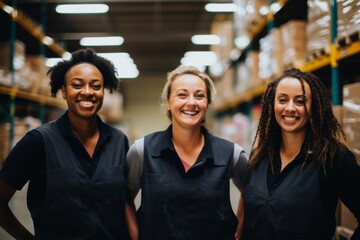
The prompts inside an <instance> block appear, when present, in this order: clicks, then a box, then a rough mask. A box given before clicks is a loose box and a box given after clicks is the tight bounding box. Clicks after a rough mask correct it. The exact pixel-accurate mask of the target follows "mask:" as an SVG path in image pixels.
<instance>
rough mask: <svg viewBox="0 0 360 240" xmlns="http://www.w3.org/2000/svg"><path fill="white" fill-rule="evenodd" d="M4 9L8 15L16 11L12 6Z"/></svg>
mask: <svg viewBox="0 0 360 240" xmlns="http://www.w3.org/2000/svg"><path fill="white" fill-rule="evenodd" d="M2 9H3V10H4V11H5V12H7V13H8V14H11V13H13V11H14V8H12V7H10V6H7V5H4V6H3V7H2Z"/></svg>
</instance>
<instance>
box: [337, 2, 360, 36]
mask: <svg viewBox="0 0 360 240" xmlns="http://www.w3.org/2000/svg"><path fill="white" fill-rule="evenodd" d="M337 13H338V21H337V26H338V28H337V30H338V33H337V35H338V38H339V39H342V38H347V40H346V42H347V43H349V41H351V37H350V36H351V35H355V37H356V40H358V39H359V32H360V2H359V1H353V0H341V1H340V0H338V1H337Z"/></svg>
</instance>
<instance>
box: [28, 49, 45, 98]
mask: <svg viewBox="0 0 360 240" xmlns="http://www.w3.org/2000/svg"><path fill="white" fill-rule="evenodd" d="M25 62H26V64H27V65H28V66H29V68H30V69H31V74H29V78H30V79H31V80H32V81H33V86H32V92H33V93H36V94H39V95H42V96H50V87H49V83H50V79H49V76H47V75H46V73H47V71H48V68H47V67H46V66H45V58H44V57H43V56H40V55H27V56H26V58H25Z"/></svg>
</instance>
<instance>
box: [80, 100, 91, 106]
mask: <svg viewBox="0 0 360 240" xmlns="http://www.w3.org/2000/svg"><path fill="white" fill-rule="evenodd" d="M80 105H81V106H84V107H89V106H92V105H94V104H93V102H91V101H80Z"/></svg>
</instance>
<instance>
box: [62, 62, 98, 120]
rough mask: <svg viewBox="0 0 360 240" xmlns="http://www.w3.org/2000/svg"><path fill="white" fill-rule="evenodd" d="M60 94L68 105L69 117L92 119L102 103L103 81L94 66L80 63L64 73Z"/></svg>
mask: <svg viewBox="0 0 360 240" xmlns="http://www.w3.org/2000/svg"><path fill="white" fill-rule="evenodd" d="M61 92H62V96H63V98H64V99H66V102H67V105H68V111H69V112H68V114H69V117H76V118H83V119H85V118H93V117H96V113H97V112H98V111H99V110H100V108H101V106H102V103H103V99H104V79H103V77H102V74H101V73H100V71H99V69H97V68H96V67H95V66H94V65H92V64H89V63H81V64H78V65H75V66H73V67H72V68H70V69H69V71H68V72H67V73H66V75H65V85H64V86H62V88H61Z"/></svg>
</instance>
